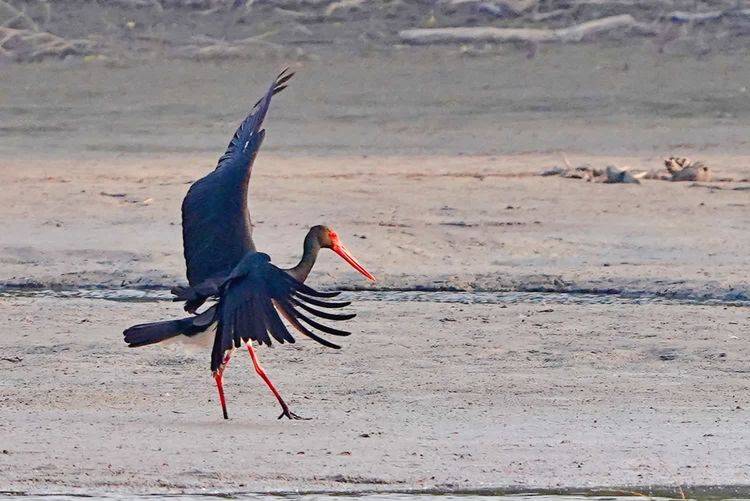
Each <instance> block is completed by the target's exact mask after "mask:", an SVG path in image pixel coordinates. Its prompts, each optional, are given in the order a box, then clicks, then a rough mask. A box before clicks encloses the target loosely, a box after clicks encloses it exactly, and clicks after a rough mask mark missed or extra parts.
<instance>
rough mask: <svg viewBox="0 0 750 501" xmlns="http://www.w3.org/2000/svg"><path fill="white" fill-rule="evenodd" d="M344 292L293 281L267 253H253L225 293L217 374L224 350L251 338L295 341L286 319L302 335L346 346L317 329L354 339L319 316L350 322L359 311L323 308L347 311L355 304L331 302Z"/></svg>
mask: <svg viewBox="0 0 750 501" xmlns="http://www.w3.org/2000/svg"><path fill="white" fill-rule="evenodd" d="M336 295H338V292H318V291H316V290H314V289H312V288H310V287H308V286H306V285H304V284H303V283H301V282H298V281H297V280H295V279H294V278H292V277H291V276H290V275H289V274H287V273H286V272H285V271H283V270H282V269H280V268H277V267H276V266H274V265H273V264H271V262H270V258H269V257H268V255H267V254H263V253H252V254H248V255H247V256H246V257H245V258H244V259H243V260H242V261H241V262H240V264H238V266H237V268H235V270H234V271H233V272H232V275H231V277H230V278H229V280H228V281H227V282H226V283H225V284H224V285H223V286H222V290H221V292H220V297H221V299H220V300H219V305H218V313H217V319H218V324H217V327H216V341H215V343H214V349H213V353H212V355H211V370H216V369H217V368H218V367H219V366H220V365H221V363H222V360H223V356H224V352H225V351H226V350H228V349H231V348H232V346H234V347H239V346H240V345H241V343H243V342H245V343H247V342H248V341H249V340H253V341H257V342H258V343H261V344H267V345H269V346H270V345H271V343H272V340H276V341H278V342H279V343H282V344H283V343H285V342H288V343H294V337H292V334H291V333H290V332H289V329H287V327H286V325H284V323H283V322H282V321H281V318H280V316H279V315H281V316H283V317H284V318H285V319H286V320H287V321H288V322H289V324H290V325H291V326H292V327H294V328H295V329H296V330H297V331H299V332H301V333H302V334H304V335H306V336H308V337H309V338H312V339H314V340H315V341H317V342H318V343H320V344H322V345H324V346H328V347H330V348H340V346H338V345H337V344H334V343H332V342H330V341H328V340H326V339H324V338H322V337H320V336H319V335H318V334H316V333H315V332H313V331H312V330H311V329H317V330H318V331H321V332H324V333H327V334H332V335H334V336H348V335H349V334H350V333H349V332H346V331H342V330H339V329H334V328H332V327H328V326H326V325H323V324H321V323H319V322H318V321H316V320H315V319H314V318H313V317H320V318H325V319H328V320H348V319H350V318H354V316H355V314H354V313H348V314H340V313H331V312H330V311H324V310H321V309H319V308H343V307H345V306H348V305H349V304H350V303H349V302H340V301H335V302H334V301H330V300H328V299H329V298H332V297H334V296H336Z"/></svg>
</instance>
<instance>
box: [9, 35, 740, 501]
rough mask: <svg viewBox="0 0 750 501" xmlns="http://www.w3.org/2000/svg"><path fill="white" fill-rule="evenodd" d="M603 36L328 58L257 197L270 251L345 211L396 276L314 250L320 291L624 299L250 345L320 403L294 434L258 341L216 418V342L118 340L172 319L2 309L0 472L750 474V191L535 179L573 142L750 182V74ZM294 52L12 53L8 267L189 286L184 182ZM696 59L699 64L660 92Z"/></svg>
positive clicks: (375, 478)
mask: <svg viewBox="0 0 750 501" xmlns="http://www.w3.org/2000/svg"><path fill="white" fill-rule="evenodd" d="M611 50H612V52H610V53H606V52H605V53H601V52H599V53H598V54H604V55H602V56H601V58H602V59H601V60H599V61H595V60H592V59H590V58H591V54H587V53H586V51H585V49H581V51H577V50H572V49H570V50H569V49H568V48H562V49H560V52H554V51H552V52H547V51H546V50H543V51H541V53H540V55H539V57H538V58H535V59H534V60H531V61H527V60H526V59H525V58H523V57H522V56H519V55H514V54H509V55H498V56H497V57H496V58H489V59H486V58H485V59H481V58H480V59H472V58H460V57H456V56H450V57H448V56H445V58H443V59H439V58H438V56H440V55H439V54H434V53H430V52H417V53H414V54H416V57H415V56H414V54H412V56H408V55H404V54H400V55H399V54H396V55H394V56H393V57H395V58H396V59H395V61H396V62H397V63H398V64H396V63H393V64H394V66H393V67H391V68H390V69H389V70H388V71H387V72H386V71H383V70H381V71H376V70H374V69H372V68H377V65H373V64H363V63H361V62H359V61H355V62H352V61H351V60H349V61H346V60H342V61H335V62H336V65H334V66H331V67H335V68H336V69H337V72H338V74H337V75H331V74H330V71H329V72H328V73H326V70H327V68H328V67H327V66H326V65H325V64H323V63H322V62H310V63H306V64H305V65H303V66H301V67H299V68H297V69H298V70H300V75H299V78H298V80H297V81H295V82H294V84H293V86H292V88H290V90H289V91H287V92H285V94H284V95H282V96H280V98H279V99H278V101H275V102H274V108H273V109H272V111H271V114H270V115H269V118H268V129H269V133H268V141H267V144H266V145H265V146H264V150H263V152H262V153H261V156H260V157H259V160H258V163H257V164H256V169H255V171H254V174H253V181H252V188H251V206H252V210H253V215H254V223H255V225H256V228H255V231H256V243H257V244H258V247H259V248H260V249H262V250H264V251H267V252H269V254H271V255H272V256H273V258H274V262H276V263H277V264H279V265H282V266H286V265H289V264H292V263H293V262H294V260H295V259H297V258H298V256H299V252H300V250H301V241H302V238H303V236H304V233H305V231H306V230H307V228H308V227H309V226H311V225H314V224H319V223H326V224H330V225H331V226H333V227H334V228H336V229H337V230H338V231H339V233H340V234H341V235H342V238H344V239H345V240H344V241H345V243H347V245H348V246H349V247H350V248H351V249H352V251H353V252H354V253H355V254H356V255H357V256H358V257H359V258H360V259H361V260H362V262H363V263H365V264H366V265H367V266H368V268H370V269H371V270H372V271H373V272H374V273H375V274H376V275H377V276H378V277H379V279H380V280H379V282H378V283H377V284H375V285H368V284H365V283H364V282H363V281H362V280H360V278H359V277H358V276H357V275H356V274H355V273H354V272H352V271H350V270H348V269H346V268H345V265H344V264H343V263H340V262H339V260H337V259H336V258H335V256H333V255H324V256H323V257H322V259H321V261H320V263H319V264H318V265H317V266H316V269H315V271H314V274H313V276H312V277H311V280H312V282H313V283H314V284H315V285H318V286H322V287H334V286H339V287H343V288H347V289H352V288H355V289H356V288H365V289H367V288H373V287H374V288H379V289H405V290H413V289H431V290H438V291H440V290H465V291H470V292H473V291H562V292H571V293H579V292H587V293H592V294H595V295H596V294H598V295H602V297H614V298H615V299H614V300H613V301H610V302H608V303H604V302H603V303H602V304H575V303H574V304H565V305H563V304H558V303H555V302H554V301H550V302H549V304H541V305H540V304H528V303H523V302H521V303H517V304H508V305H504V306H505V307H503V305H493V304H484V305H481V304H455V303H440V302H420V303H410V302H402V301H387V302H375V301H368V300H364V301H359V302H357V303H356V304H355V307H356V311H357V312H358V313H359V316H358V317H357V318H356V319H355V320H353V321H351V323H350V327H351V328H352V330H353V331H354V335H353V336H352V337H351V338H349V339H347V340H346V344H345V348H344V349H343V350H341V351H340V352H331V351H326V350H324V349H323V348H320V347H317V346H314V345H313V344H312V343H308V342H305V341H300V343H299V344H298V345H295V346H294V347H288V346H287V347H277V348H276V349H273V350H262V351H261V352H260V356H261V360H263V361H264V364H265V366H266V369H267V370H268V371H269V372H270V373H271V374H272V377H273V379H274V380H275V381H276V382H277V383H278V385H279V386H280V387H281V388H282V391H283V392H284V394H285V395H287V397H288V398H289V400H290V403H292V404H293V409H294V410H295V411H296V412H298V413H300V414H302V415H305V416H309V417H313V418H314V419H313V420H312V421H306V422H293V423H291V422H280V421H276V420H275V417H276V415H277V413H278V411H277V408H276V404H275V403H274V401H273V399H272V397H271V396H270V395H269V394H267V390H266V389H265V388H264V387H263V386H262V385H261V384H260V382H259V381H258V380H257V378H256V377H255V376H254V375H253V374H252V373H251V371H250V367H249V361H248V360H246V359H245V358H246V357H238V359H237V360H235V361H234V362H233V364H232V366H231V368H230V370H229V372H228V375H227V391H228V398H229V404H230V412H231V415H232V419H231V420H230V421H228V422H223V421H222V420H221V419H219V418H220V414H219V409H218V404H217V402H216V401H215V396H214V388H213V384H212V380H211V378H210V377H209V373H208V356H207V352H206V350H205V349H195V348H193V349H190V350H189V351H186V350H185V348H183V347H178V346H169V347H165V348H161V347H152V348H143V349H138V350H131V349H127V348H126V347H125V345H124V344H123V343H122V342H121V331H122V329H123V328H124V327H127V326H129V325H131V324H133V323H136V322H141V321H149V320H157V319H161V318H165V317H169V316H172V315H177V314H179V306H178V305H172V304H170V303H167V302H150V303H139V302H128V303H125V302H113V301H105V300H93V299H59V298H54V297H33V298H30V297H22V296H19V295H13V294H9V295H5V296H2V297H0V319H2V321H3V322H4V326H5V327H4V329H3V337H2V341H0V367H1V368H2V371H3V372H2V374H3V381H2V383H0V399H2V406H0V432H1V433H2V449H3V450H4V451H7V453H6V452H4V453H3V454H2V455H0V489H3V490H22V491H32V492H50V491H54V492H73V491H76V492H82V493H91V492H100V491H105V490H106V491H120V492H135V491H138V492H163V491H181V490H186V491H191V492H193V491H197V490H202V489H207V490H211V491H214V490H228V491H267V490H276V489H282V490H287V489H301V490H315V489H322V490H349V491H354V490H361V489H363V488H377V489H382V490H393V489H412V488H416V489H421V488H438V489H446V490H453V489H459V488H462V489H476V488H484V487H496V486H500V487H502V486H518V487H521V488H529V489H533V488H544V487H552V488H554V487H558V486H575V487H585V486H605V487H606V486H609V487H613V486H618V487H622V486H635V487H644V486H648V485H654V484H656V485H661V486H666V487H668V488H672V487H674V488H675V489H676V488H677V486H691V485H697V484H725V485H746V484H748V483H750V480H749V479H748V471H750V470H749V467H748V465H747V464H745V463H746V461H744V459H743V458H746V457H747V456H748V449H750V437H749V436H748V434H747V433H746V426H745V423H746V422H747V419H748V416H747V410H746V409H747V408H748V406H750V403H748V402H747V395H746V394H747V381H746V380H747V378H746V373H747V371H748V370H750V366H749V365H748V364H750V356H749V355H750V354H749V353H748V348H747V346H746V343H745V342H744V336H745V333H746V332H747V329H748V325H750V320H749V317H750V310H748V308H747V307H744V306H734V305H733V304H736V303H743V301H747V299H748V295H749V294H750V292H749V291H750V284H749V283H748V277H750V258H748V254H747V249H748V248H750V220H748V218H747V217H746V216H747V211H748V205H749V204H750V200H749V199H748V197H749V196H750V190H748V189H747V187H748V185H750V183H710V186H705V185H700V186H693V185H692V184H691V183H669V182H661V181H644V183H643V184H642V185H641V186H630V185H628V186H625V185H605V184H593V183H586V182H583V181H575V180H567V179H560V178H552V177H540V176H538V175H537V174H538V173H539V172H541V171H542V170H543V169H545V168H548V167H551V166H553V165H560V164H561V163H562V162H563V158H567V159H568V160H569V161H570V162H571V163H572V164H573V165H578V164H582V163H590V164H592V165H595V166H600V167H604V166H606V165H608V164H615V165H620V166H623V165H629V166H631V167H633V168H645V169H648V168H653V167H658V166H659V165H660V162H661V159H663V158H664V157H666V156H669V155H673V154H682V155H687V156H690V157H693V158H697V159H699V160H703V161H706V162H707V163H709V165H711V166H712V167H713V168H714V169H715V170H716V171H717V172H718V174H719V175H721V176H722V177H724V176H727V177H733V178H736V179H742V178H748V177H750V151H748V149H747V140H746V137H747V132H748V131H747V118H748V116H749V115H750V108H748V107H747V100H746V99H745V98H744V97H743V96H744V95H745V94H744V92H745V91H742V90H741V87H742V86H741V85H740V84H739V82H741V81H744V80H741V78H742V77H743V75H745V74H746V72H747V68H746V67H745V66H746V65H744V64H743V63H742V62H741V61H737V58H736V57H735V58H731V57H728V56H727V57H725V56H722V55H716V56H713V57H710V58H706V59H704V60H695V59H685V58H672V59H670V58H666V59H663V60H662V59H658V58H656V56H654V55H653V54H652V53H651V52H649V51H648V50H645V49H644V50H643V51H641V52H637V51H636V52H630V51H627V52H617V51H616V50H615V49H611ZM605 56H606V57H605ZM441 57H442V56H441ZM373 58H374V59H372V60H369V61H368V63H373V62H374V63H377V62H378V61H381V60H378V59H377V56H373ZM398 58H402V59H398ZM429 58H433V59H429ZM435 58H437V59H435ZM587 58H588V59H587ZM623 58H625V59H627V60H628V61H629V65H628V67H627V68H625V67H624V66H622V64H621V63H622V62H623V61H624V60H625V59H623ZM436 60H437V61H442V62H443V63H445V66H444V67H442V68H441V67H440V66H437V65H435V64H434V63H435V61H436ZM582 61H591V64H590V65H582ZM406 62H410V63H411V66H409V65H406ZM657 63H658V64H657ZM280 64H281V63H280V62H278V64H277V63H276V62H273V63H271V62H264V63H259V64H258V65H257V67H252V65H246V66H243V67H241V68H237V67H234V66H222V65H196V64H193V63H179V64H178V63H174V64H172V63H165V64H164V65H163V67H162V68H161V70H159V68H156V67H154V66H150V67H149V66H127V67H124V68H106V67H103V66H93V67H90V66H85V65H82V64H81V63H56V64H43V65H34V66H23V67H20V66H19V67H10V68H11V70H10V71H9V72H8V73H5V74H4V75H3V77H4V80H3V86H2V91H3V94H2V101H0V109H1V110H2V112H3V113H4V115H5V116H7V117H10V118H9V119H8V121H5V122H4V125H3V127H4V129H3V132H4V133H5V136H4V137H3V140H2V142H0V186H2V187H3V188H2V190H0V211H1V212H0V214H1V215H2V217H3V229H2V230H3V231H2V232H0V284H2V285H4V286H6V287H8V286H10V287H14V288H15V290H18V289H19V288H21V289H22V288H27V289H28V288H54V287H57V288H59V287H67V288H76V287H84V288H119V287H129V288H148V287H157V288H160V287H167V286H169V285H172V284H173V283H175V282H177V281H182V277H183V273H184V269H183V262H182V257H181V236H180V220H179V206H180V202H181V199H182V197H183V196H184V193H185V191H186V190H187V187H188V185H189V183H190V182H191V181H192V180H195V179H197V178H198V177H200V176H201V175H202V174H203V173H205V172H206V171H208V170H209V169H211V168H213V165H214V164H215V159H216V157H217V156H218V155H219V154H220V152H221V149H222V148H223V146H224V144H225V143H226V142H227V139H228V138H229V136H230V135H231V132H232V131H233V130H234V126H235V124H236V123H237V121H238V120H239V119H240V118H241V115H242V110H243V108H244V105H242V104H238V103H247V104H249V103H250V102H252V101H253V100H254V98H255V96H256V95H257V94H258V92H259V89H260V88H261V84H260V83H261V82H262V81H263V80H264V79H265V75H267V74H273V73H274V71H273V70H274V69H275V68H276V67H278V66H279V65H280ZM655 67H656V68H657V69H654V68H655ZM61 68H63V69H64V71H62V72H61V71H60V69H61ZM498 68H502V71H498ZM576 68H577V69H576ZM618 68H620V69H618ZM3 69H4V70H5V69H6V68H3ZM686 70H689V71H687V74H694V75H696V77H695V78H692V79H687V78H680V79H675V78H673V76H674V75H677V74H682V75H684V74H686ZM691 72H693V73H691ZM82 77H85V78H82ZM55 79H56V80H55ZM420 86H421V87H420ZM196 96H200V97H199V98H196ZM657 104H659V106H657ZM614 293H619V294H643V293H648V294H650V295H651V296H658V297H661V298H666V299H669V298H693V299H695V300H696V303H697V304H693V305H685V304H672V303H669V302H655V301H646V302H645V304H641V305H638V304H624V303H622V304H621V303H618V302H617V300H616V297H617V296H616V294H615V295H614V296H613V294H614ZM711 300H713V301H717V302H718V304H714V305H710V304H709V303H710V301H711ZM701 301H703V302H704V303H705V304H700V303H701Z"/></svg>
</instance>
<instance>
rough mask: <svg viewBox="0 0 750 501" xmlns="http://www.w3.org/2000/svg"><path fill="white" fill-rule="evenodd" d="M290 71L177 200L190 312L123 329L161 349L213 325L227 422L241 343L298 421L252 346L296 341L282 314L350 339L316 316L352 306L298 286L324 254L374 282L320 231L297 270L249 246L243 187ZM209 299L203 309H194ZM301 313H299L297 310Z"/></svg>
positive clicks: (136, 342) (180, 293)
mask: <svg viewBox="0 0 750 501" xmlns="http://www.w3.org/2000/svg"><path fill="white" fill-rule="evenodd" d="M293 75H294V73H290V72H289V71H288V69H285V70H284V71H282V72H281V74H279V76H278V77H277V78H276V79H275V80H274V82H273V84H272V85H271V87H270V88H269V89H268V92H266V94H265V96H263V97H262V98H261V99H260V100H259V101H258V102H257V103H255V105H254V106H253V108H252V109H251V110H250V114H249V115H248V117H247V118H246V119H245V120H244V121H243V122H242V124H240V126H239V128H238V129H237V131H236V132H235V133H234V137H232V140H231V142H230V143H229V147H228V148H227V151H226V153H224V155H222V157H221V158H220V159H219V163H218V165H217V167H216V169H215V170H214V171H213V172H211V173H210V174H208V175H207V176H205V177H203V178H201V179H199V180H198V181H196V182H195V183H193V184H192V186H190V189H189V190H188V193H187V195H186V196H185V199H184V200H183V202H182V238H183V246H184V253H185V263H186V267H187V279H188V286H187V287H183V286H180V287H174V288H173V289H172V294H173V295H174V296H175V297H174V300H175V301H185V311H187V312H188V313H189V314H190V316H189V317H187V318H182V319H178V320H166V321H162V322H154V323H148V324H140V325H135V326H133V327H130V328H129V329H126V330H125V332H124V336H125V342H126V343H128V345H129V346H131V347H136V346H145V345H149V344H154V343H158V342H160V341H164V340H165V339H169V338H173V337H175V336H196V335H198V334H201V333H204V332H210V329H211V328H215V337H214V344H213V350H212V352H211V372H212V374H213V377H214V379H215V381H216V387H217V389H218V392H219V401H220V403H221V409H222V413H223V415H224V419H228V418H229V415H228V413H227V405H226V399H225V397H224V385H223V374H224V370H225V369H226V367H227V364H228V363H229V359H230V357H231V356H232V354H233V353H234V350H235V349H237V348H240V347H241V346H242V344H243V343H244V344H245V346H246V347H247V350H248V352H249V353H250V358H251V360H252V362H253V366H254V368H255V372H256V373H257V374H258V375H259V376H260V377H261V378H262V379H263V381H264V382H265V383H266V384H267V385H268V387H269V388H270V390H271V392H272V393H273V394H274V396H275V397H276V399H277V400H278V402H279V404H280V405H281V408H282V413H281V415H280V416H279V419H281V418H282V417H284V416H286V417H287V418H289V419H302V418H300V417H299V416H298V415H296V414H294V413H293V412H291V411H290V410H289V406H288V405H287V404H286V402H284V399H283V398H282V397H281V394H280V393H279V391H278V390H277V389H276V387H275V386H274V384H273V383H272V382H271V380H270V379H269V378H268V376H267V375H266V373H265V371H264V370H263V368H262V367H261V365H260V363H259V362H258V357H257V355H256V354H255V350H254V349H253V346H252V341H255V342H257V343H258V344H261V345H262V344H266V345H268V346H271V343H272V339H273V340H276V341H278V342H279V343H281V344H283V343H285V342H288V343H294V337H292V335H291V333H290V332H289V329H288V328H287V327H286V325H285V324H284V322H282V320H281V318H280V316H279V315H281V316H282V317H284V318H285V319H286V321H287V322H288V323H289V324H290V325H291V326H292V327H294V328H295V329H296V330H297V331H299V332H300V333H302V334H304V335H305V336H308V337H310V338H311V339H313V340H315V341H317V342H318V343H320V344H322V345H323V346H327V347H330V348H336V349H338V348H340V346H339V345H337V344H334V343H332V342H330V341H328V340H327V339H325V338H323V337H321V336H319V335H318V334H316V333H315V332H313V330H311V329H316V330H318V331H321V332H324V333H327V334H332V335H335V336H348V335H349V334H350V333H349V332H346V331H342V330H339V329H334V328H332V327H329V326H327V325H323V324H321V323H319V322H318V321H316V320H314V319H313V318H312V317H313V316H314V317H320V318H324V319H328V320H349V319H351V318H353V317H354V314H340V313H332V312H330V311H325V310H323V309H319V308H343V307H345V306H348V305H349V304H350V303H349V302H342V301H332V300H331V298H333V297H335V296H337V295H338V294H339V293H338V292H321V291H317V290H315V289H312V288H311V287H308V286H306V285H305V284H304V281H305V279H307V276H308V274H309V273H310V270H311V269H312V267H313V265H314V264H315V260H316V259H317V257H318V252H319V251H320V250H321V249H331V250H332V251H334V252H335V253H337V254H338V255H339V256H341V257H342V258H344V260H346V262H348V263H349V264H350V265H351V266H353V267H354V268H355V269H356V270H357V271H359V272H360V273H361V274H363V275H364V276H365V277H367V278H368V279H370V280H374V279H375V277H373V276H372V275H371V274H370V272H368V271H367V270H366V269H365V268H364V267H363V266H362V265H361V264H359V262H358V261H357V260H356V259H355V258H354V256H352V254H351V253H350V252H349V251H348V250H347V248H346V247H344V245H343V244H342V243H341V241H340V240H339V237H338V235H337V234H336V232H335V231H333V230H332V229H330V228H328V227H326V226H314V227H312V228H311V229H310V231H309V232H308V233H307V236H306V237H305V241H304V246H303V254H302V259H301V260H300V261H299V263H298V264H297V265H296V266H294V267H293V268H289V269H281V268H278V267H276V266H274V265H273V264H272V263H271V259H270V257H269V256H268V255H267V254H264V253H262V252H258V251H257V250H256V249H255V245H254V244H253V239H252V224H251V222H250V214H249V212H248V209H247V198H248V183H249V180H250V174H251V172H252V166H253V162H254V160H255V157H256V156H257V154H258V150H259V149H260V146H261V144H262V142H263V138H264V136H265V129H262V128H261V126H262V124H263V119H264V118H265V116H266V113H267V112H268V107H269V105H270V103H271V98H272V96H273V95H274V94H277V93H279V92H281V91H282V90H284V89H285V88H286V85H287V82H288V81H289V79H290V78H292V76H293ZM208 301H210V302H211V303H212V304H210V305H209V306H208V307H207V308H205V309H203V310H202V311H199V309H200V308H201V307H202V306H204V304H205V303H207V302H208ZM303 311H304V313H303Z"/></svg>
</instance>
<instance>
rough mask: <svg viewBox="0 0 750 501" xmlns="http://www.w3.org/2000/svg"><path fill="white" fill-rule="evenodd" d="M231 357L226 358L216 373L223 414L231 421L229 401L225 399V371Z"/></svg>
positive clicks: (215, 378)
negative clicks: (228, 409) (228, 408)
mask: <svg viewBox="0 0 750 501" xmlns="http://www.w3.org/2000/svg"><path fill="white" fill-rule="evenodd" d="M230 356H231V355H229V354H227V356H226V357H224V363H223V364H222V365H221V367H219V370H217V371H216V372H214V381H216V389H217V390H219V402H220V403H221V412H222V414H224V419H229V414H228V413H227V401H226V399H225V398H224V369H226V368H227V365H229V357H230Z"/></svg>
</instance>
